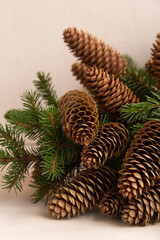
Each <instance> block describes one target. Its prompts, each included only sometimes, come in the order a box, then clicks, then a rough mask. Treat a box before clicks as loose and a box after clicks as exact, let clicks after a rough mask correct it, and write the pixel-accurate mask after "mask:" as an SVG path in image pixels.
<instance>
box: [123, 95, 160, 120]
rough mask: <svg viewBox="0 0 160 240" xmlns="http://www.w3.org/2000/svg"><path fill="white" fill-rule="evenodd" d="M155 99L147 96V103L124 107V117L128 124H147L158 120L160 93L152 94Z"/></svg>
mask: <svg viewBox="0 0 160 240" xmlns="http://www.w3.org/2000/svg"><path fill="white" fill-rule="evenodd" d="M152 95H153V97H149V96H146V98H147V100H146V102H140V103H132V104H127V105H125V106H123V108H122V117H123V119H124V120H126V121H127V123H128V124H133V123H137V122H145V121H147V120H150V119H152V118H156V117H157V116H158V115H159V113H160V92H158V93H154V92H152Z"/></svg>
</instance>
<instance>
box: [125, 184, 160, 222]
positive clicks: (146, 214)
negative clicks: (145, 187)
mask: <svg viewBox="0 0 160 240" xmlns="http://www.w3.org/2000/svg"><path fill="white" fill-rule="evenodd" d="M121 218H122V220H123V221H124V222H128V223H129V224H140V225H142V226H145V225H146V224H147V223H150V222H151V223H154V222H156V221H159V220H160V182H158V183H157V184H155V186H154V187H151V188H150V189H149V191H148V192H147V193H143V194H142V195H141V196H139V197H138V198H136V199H132V200H130V201H129V203H128V204H127V205H126V206H124V209H123V210H122V215H121Z"/></svg>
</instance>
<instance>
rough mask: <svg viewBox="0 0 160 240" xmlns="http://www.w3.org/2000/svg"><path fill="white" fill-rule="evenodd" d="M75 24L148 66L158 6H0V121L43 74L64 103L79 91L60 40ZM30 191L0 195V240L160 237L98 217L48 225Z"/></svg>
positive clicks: (115, 1) (155, 1) (34, 1)
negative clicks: (67, 95)
mask: <svg viewBox="0 0 160 240" xmlns="http://www.w3.org/2000/svg"><path fill="white" fill-rule="evenodd" d="M72 26H76V27H77V28H82V29H84V30H86V31H89V32H90V33H92V34H94V35H97V36H98V37H99V38H100V39H103V40H104V41H106V43H109V44H111V45H112V46H113V47H114V48H115V49H118V50H119V51H120V52H121V53H122V54H125V53H127V54H129V55H131V56H132V57H133V58H134V59H135V60H136V61H137V62H138V64H139V65H140V66H143V65H144V63H145V62H146V60H147V59H148V58H149V55H150V48H151V45H152V42H153V41H155V36H156V34H157V33H158V32H159V31H160V0H0V122H1V123H4V118H3V115H4V113H5V112H6V111H7V110H8V109H10V108H20V107H21V101H20V95H21V94H22V92H23V91H24V90H26V89H31V88H33V84H32V80H33V79H35V78H36V72H37V71H39V70H43V71H45V72H46V73H47V72H50V73H51V75H52V77H53V82H54V85H55V88H56V89H57V93H58V96H59V97H60V96H61V95H62V94H64V93H65V92H67V91H68V90H70V89H74V88H81V86H80V85H79V83H78V82H76V81H75V78H74V77H73V76H72V74H71V71H70V68H71V64H72V63H73V62H74V61H75V58H74V57H73V56H72V54H71V53H70V52H69V50H68V48H67V47H66V46H65V44H64V42H63V39H62V33H63V30H64V29H65V28H67V27H72ZM0 178H1V175H0ZM30 193H31V190H29V189H28V188H27V187H26V188H25V191H24V193H23V194H20V195H18V196H17V197H15V195H14V194H13V193H12V194H11V195H8V193H7V191H2V190H0V236H1V238H2V239H4V240H8V239H9V240H10V239H13V240H14V239H16V240H19V239H22V238H23V240H32V239H34V240H35V239H39V240H41V239H42V240H43V239H57V240H58V239H70V240H72V239H76V240H79V239H92V240H94V239H102V238H103V239H110V240H111V239H115V240H121V239H123V240H128V239H130V240H132V239H137V240H139V239H141V240H143V239H145V240H149V239H154V240H158V239H159V236H160V227H159V225H154V226H151V225H149V226H147V227H145V228H136V227H135V228H133V227H129V226H128V225H127V226H126V225H125V224H123V223H121V222H119V221H113V220H106V218H105V217H103V216H102V215H100V214H98V215H97V214H96V213H94V214H88V215H85V216H82V217H80V218H79V219H78V218H74V219H72V220H70V221H54V220H51V219H50V218H49V217H48V214H47V208H45V207H44V205H43V202H41V203H39V204H38V205H36V206H35V205H33V204H32V203H31V202H30V197H29V195H30Z"/></svg>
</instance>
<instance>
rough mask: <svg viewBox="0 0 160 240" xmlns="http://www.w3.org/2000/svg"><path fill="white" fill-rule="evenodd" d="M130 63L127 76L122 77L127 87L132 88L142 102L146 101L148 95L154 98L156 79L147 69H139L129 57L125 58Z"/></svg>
mask: <svg viewBox="0 0 160 240" xmlns="http://www.w3.org/2000/svg"><path fill="white" fill-rule="evenodd" d="M125 58H126V59H127V61H128V68H127V70H126V74H125V75H124V76H123V77H121V80H122V81H123V83H124V84H125V85H127V86H128V88H130V89H131V90H132V91H133V92H134V94H135V95H136V96H137V97H138V98H139V99H140V101H146V95H147V96H152V92H151V91H153V86H154V84H155V79H154V77H153V76H151V75H150V74H149V73H148V72H147V70H146V69H145V68H138V66H137V64H136V63H135V62H134V61H133V60H132V58H130V57H129V56H125Z"/></svg>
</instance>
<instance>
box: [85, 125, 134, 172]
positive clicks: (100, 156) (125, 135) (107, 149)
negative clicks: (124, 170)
mask: <svg viewBox="0 0 160 240" xmlns="http://www.w3.org/2000/svg"><path fill="white" fill-rule="evenodd" d="M128 141H129V132H128V130H127V129H126V127H125V126H124V125H122V124H120V123H111V122H109V123H106V124H104V125H102V126H101V127H100V128H99V130H98V134H97V136H96V137H95V138H94V139H93V140H92V141H91V142H90V144H89V145H88V146H85V147H84V149H83V151H82V158H81V159H82V162H83V164H85V165H86V166H87V167H89V168H90V167H94V168H98V167H100V166H103V165H104V164H105V162H106V160H107V159H111V158H112V157H118V156H119V155H120V154H121V152H122V151H124V150H125V149H126V147H127V143H128Z"/></svg>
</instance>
